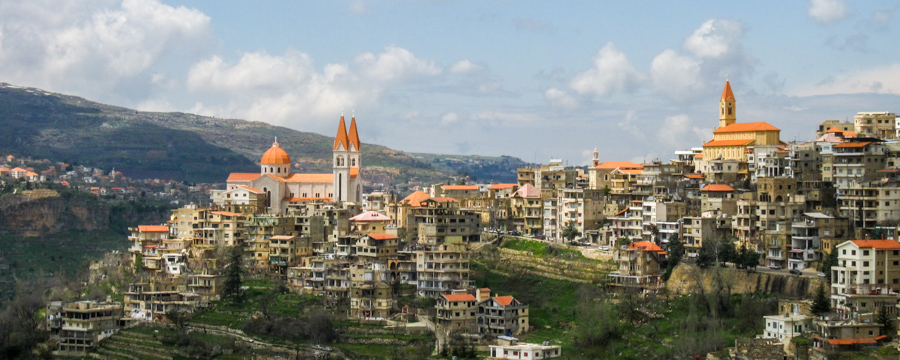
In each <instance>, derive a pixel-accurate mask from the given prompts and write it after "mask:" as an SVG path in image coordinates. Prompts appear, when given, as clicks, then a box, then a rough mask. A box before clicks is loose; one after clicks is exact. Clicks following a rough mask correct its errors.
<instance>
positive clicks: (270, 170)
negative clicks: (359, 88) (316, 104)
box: [223, 115, 362, 213]
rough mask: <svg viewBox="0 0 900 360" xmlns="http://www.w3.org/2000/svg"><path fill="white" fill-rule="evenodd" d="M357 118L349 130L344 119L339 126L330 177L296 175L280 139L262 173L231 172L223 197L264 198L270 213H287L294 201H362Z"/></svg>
mask: <svg viewBox="0 0 900 360" xmlns="http://www.w3.org/2000/svg"><path fill="white" fill-rule="evenodd" d="M359 150H360V142H359V133H358V132H357V130H356V117H355V116H353V117H351V119H350V131H349V132H348V131H347V125H346V122H345V121H344V116H343V115H341V122H340V124H338V130H337V135H336V136H335V138H334V148H333V149H332V173H331V174H293V173H291V157H290V156H289V155H288V153H287V152H286V151H284V149H282V148H281V147H280V146H279V144H278V140H277V139H276V141H275V142H274V143H273V144H272V147H271V148H269V150H267V151H266V153H265V154H263V156H262V158H261V159H260V161H259V163H260V171H259V173H231V174H230V175H229V176H228V180H227V181H226V184H227V185H226V188H225V192H224V194H223V195H224V196H225V197H226V198H228V199H229V200H232V201H240V199H244V198H261V199H263V200H262V201H264V202H265V203H264V206H265V207H267V208H268V209H269V212H270V213H284V212H285V210H286V209H287V207H288V205H289V204H291V203H294V202H302V201H312V200H324V201H333V202H336V203H338V202H355V203H361V202H362V174H360V171H359V169H360V168H361V167H362V159H361V158H360V153H359Z"/></svg>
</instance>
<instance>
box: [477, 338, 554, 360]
mask: <svg viewBox="0 0 900 360" xmlns="http://www.w3.org/2000/svg"><path fill="white" fill-rule="evenodd" d="M497 339H499V341H498V342H499V343H500V345H491V346H490V347H491V353H490V357H489V359H550V358H558V357H561V356H562V348H561V347H560V346H559V345H550V343H549V342H548V341H545V342H544V343H543V344H526V343H519V342H518V339H516V338H514V337H509V336H498V337H497Z"/></svg>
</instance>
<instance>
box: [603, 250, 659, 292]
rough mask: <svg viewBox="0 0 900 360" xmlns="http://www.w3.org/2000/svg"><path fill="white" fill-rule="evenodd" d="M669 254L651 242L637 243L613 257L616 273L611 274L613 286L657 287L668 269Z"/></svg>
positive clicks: (619, 251)
mask: <svg viewBox="0 0 900 360" xmlns="http://www.w3.org/2000/svg"><path fill="white" fill-rule="evenodd" d="M667 254H668V252H666V251H665V250H663V249H662V248H661V247H659V245H656V244H654V243H652V242H649V241H636V242H633V243H631V244H629V245H628V247H627V248H624V249H619V250H617V251H616V254H615V255H614V256H613V260H615V262H616V271H614V272H612V273H610V274H609V276H610V278H611V281H612V283H613V284H617V285H626V286H628V285H632V286H633V285H636V286H656V281H657V279H658V277H659V275H662V272H663V270H665V268H666V255H667Z"/></svg>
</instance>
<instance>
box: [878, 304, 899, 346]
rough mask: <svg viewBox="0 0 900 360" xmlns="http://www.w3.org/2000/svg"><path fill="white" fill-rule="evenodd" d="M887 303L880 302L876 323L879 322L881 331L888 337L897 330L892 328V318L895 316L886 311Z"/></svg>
mask: <svg viewBox="0 0 900 360" xmlns="http://www.w3.org/2000/svg"><path fill="white" fill-rule="evenodd" d="M888 306H891V305H889V304H888V303H881V307H880V308H879V309H878V323H879V324H881V329H882V330H881V333H882V334H884V335H887V336H888V338H891V337H892V335H893V334H894V333H895V332H896V331H897V330H895V328H894V318H896V316H893V317H892V316H891V314H890V313H889V312H888Z"/></svg>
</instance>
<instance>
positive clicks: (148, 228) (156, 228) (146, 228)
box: [138, 225, 169, 232]
mask: <svg viewBox="0 0 900 360" xmlns="http://www.w3.org/2000/svg"><path fill="white" fill-rule="evenodd" d="M138 231H140V232H169V228H168V227H167V226H165V225H138Z"/></svg>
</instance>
